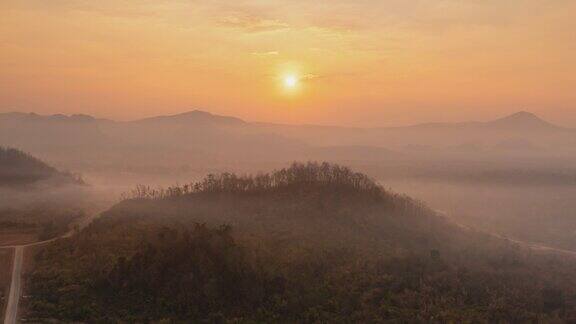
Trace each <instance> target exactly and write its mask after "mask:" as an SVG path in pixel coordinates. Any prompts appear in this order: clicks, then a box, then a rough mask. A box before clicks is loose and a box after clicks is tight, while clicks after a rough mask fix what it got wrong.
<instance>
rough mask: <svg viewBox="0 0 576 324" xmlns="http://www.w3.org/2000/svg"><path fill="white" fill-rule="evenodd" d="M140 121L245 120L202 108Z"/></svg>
mask: <svg viewBox="0 0 576 324" xmlns="http://www.w3.org/2000/svg"><path fill="white" fill-rule="evenodd" d="M140 121H144V122H157V121H170V122H203V123H224V124H245V123H246V122H245V121H243V120H242V119H240V118H236V117H231V116H222V115H215V114H212V113H210V112H207V111H203V110H198V109H195V110H190V111H186V112H183V113H179V114H175V115H165V116H156V117H150V118H145V119H142V120H140Z"/></svg>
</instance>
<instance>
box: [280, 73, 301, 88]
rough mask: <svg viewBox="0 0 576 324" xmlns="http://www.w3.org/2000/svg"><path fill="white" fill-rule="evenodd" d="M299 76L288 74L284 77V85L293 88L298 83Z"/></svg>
mask: <svg viewBox="0 0 576 324" xmlns="http://www.w3.org/2000/svg"><path fill="white" fill-rule="evenodd" d="M298 81H299V80H298V78H297V77H296V76H295V75H287V76H285V77H284V80H283V82H284V87H286V88H287V89H293V88H295V87H296V86H297V85H298Z"/></svg>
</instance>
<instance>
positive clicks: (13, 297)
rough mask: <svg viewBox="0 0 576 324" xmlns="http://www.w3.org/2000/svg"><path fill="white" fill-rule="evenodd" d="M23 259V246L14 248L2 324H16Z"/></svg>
mask: <svg viewBox="0 0 576 324" xmlns="http://www.w3.org/2000/svg"><path fill="white" fill-rule="evenodd" d="M23 260H24V247H23V246H18V247H15V248H14V261H13V265H12V282H11V283H10V294H9V295H8V306H7V307H6V314H5V316H4V324H16V321H17V319H18V303H19V301H20V293H21V289H22V263H23Z"/></svg>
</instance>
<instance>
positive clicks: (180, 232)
mask: <svg viewBox="0 0 576 324" xmlns="http://www.w3.org/2000/svg"><path fill="white" fill-rule="evenodd" d="M36 261H37V267H36V270H35V271H34V272H33V273H32V275H31V277H30V287H29V288H30V294H31V295H32V298H31V299H29V300H28V301H27V308H28V309H29V310H30V314H29V319H30V320H32V321H38V322H45V321H48V320H59V321H64V322H73V321H78V322H99V323H111V322H135V323H136V322H137V323H142V322H164V323H169V322H170V323H172V322H174V323H190V322H198V323H202V322H204V323H261V322H288V323H350V322H352V323H372V322H393V323H406V322H422V323H429V322H438V323H443V322H455V323H460V322H464V323H465V322H479V323H482V322H486V323H488V322H552V321H555V320H558V321H561V320H567V319H570V318H571V316H574V314H576V298H575V297H574V296H576V288H574V287H576V285H575V284H576V282H575V281H576V279H575V278H574V276H573V273H574V270H576V262H574V261H572V260H566V259H561V258H558V257H556V256H553V255H536V254H534V253H532V252H530V251H525V250H523V249H521V248H519V247H517V246H514V245H512V244H509V243H507V242H503V241H501V240H497V239H494V238H491V237H487V236H483V235H481V234H478V233H474V232H465V231H463V230H461V229H459V228H456V227H454V226H451V225H450V224H449V223H447V222H446V221H445V220H444V219H443V218H441V217H440V216H438V215H436V214H435V213H434V212H433V211H431V210H429V209H428V208H426V207H425V206H423V205H422V204H420V203H418V202H417V201H414V200H412V199H410V198H408V197H405V196H402V195H397V194H394V193H391V192H388V191H386V190H384V189H382V188H381V187H380V186H378V185H377V184H376V183H374V182H373V181H372V180H370V179H369V178H368V177H366V176H364V175H362V174H358V173H354V172H352V171H350V170H348V169H346V168H343V167H339V166H335V165H329V164H316V163H308V164H294V165H292V166H291V167H290V168H287V169H283V170H280V171H277V172H274V173H272V174H262V175H258V176H236V175H233V174H222V175H211V176H208V177H207V178H205V179H204V180H203V181H200V182H198V183H195V184H191V185H184V186H179V187H172V188H168V189H165V190H153V189H150V188H148V187H145V186H140V187H138V188H137V189H136V190H135V191H134V192H133V193H132V194H131V195H129V196H128V197H127V199H126V200H124V201H123V202H121V203H119V204H118V205H117V206H115V207H113V208H112V209H111V210H109V211H108V212H106V213H104V215H103V216H102V217H101V218H99V219H97V220H96V221H95V222H94V223H93V224H92V225H90V226H89V227H88V228H86V229H85V230H83V231H82V232H80V233H78V234H77V235H74V236H73V237H71V238H68V239H62V240H59V241H57V242H56V243H55V244H53V245H51V246H50V247H47V248H46V249H45V250H43V251H42V252H41V253H39V254H38V255H37V260H36Z"/></svg>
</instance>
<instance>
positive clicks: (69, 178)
mask: <svg viewBox="0 0 576 324" xmlns="http://www.w3.org/2000/svg"><path fill="white" fill-rule="evenodd" d="M42 181H52V182H54V183H81V180H80V178H78V176H74V175H72V174H69V173H63V172H60V171H58V170H56V169H55V168H53V167H51V166H50V165H48V164H46V163H45V162H43V161H41V160H39V159H37V158H35V157H33V156H32V155H30V154H27V153H25V152H22V151H20V150H17V149H14V148H4V147H0V187H6V186H21V185H31V184H37V183H39V182H42Z"/></svg>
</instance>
